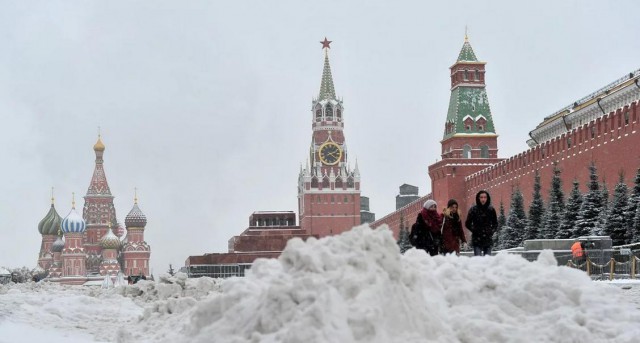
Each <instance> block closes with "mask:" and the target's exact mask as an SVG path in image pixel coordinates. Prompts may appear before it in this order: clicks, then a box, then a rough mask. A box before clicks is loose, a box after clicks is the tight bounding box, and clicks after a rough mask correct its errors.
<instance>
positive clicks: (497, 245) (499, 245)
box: [493, 200, 507, 250]
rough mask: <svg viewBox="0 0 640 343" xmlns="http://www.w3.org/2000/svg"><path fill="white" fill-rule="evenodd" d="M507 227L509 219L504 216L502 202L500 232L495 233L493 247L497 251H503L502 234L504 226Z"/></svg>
mask: <svg viewBox="0 0 640 343" xmlns="http://www.w3.org/2000/svg"><path fill="white" fill-rule="evenodd" d="M505 225H507V217H505V216H504V203H503V202H502V200H500V214H499V215H498V230H496V232H494V233H493V247H494V249H496V250H501V249H502V242H501V241H500V232H502V229H503V228H504V226H505Z"/></svg>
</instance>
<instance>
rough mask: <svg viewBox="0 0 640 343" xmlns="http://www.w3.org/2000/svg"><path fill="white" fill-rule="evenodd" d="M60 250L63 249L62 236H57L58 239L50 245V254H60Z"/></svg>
mask: <svg viewBox="0 0 640 343" xmlns="http://www.w3.org/2000/svg"><path fill="white" fill-rule="evenodd" d="M62 249H64V241H63V240H62V236H58V239H56V241H55V242H53V244H52V245H51V252H61V251H62Z"/></svg>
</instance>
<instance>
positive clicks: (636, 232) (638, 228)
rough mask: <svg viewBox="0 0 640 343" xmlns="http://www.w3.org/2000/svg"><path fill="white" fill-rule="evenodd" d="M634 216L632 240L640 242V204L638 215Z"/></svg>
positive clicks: (637, 210) (637, 209)
mask: <svg viewBox="0 0 640 343" xmlns="http://www.w3.org/2000/svg"><path fill="white" fill-rule="evenodd" d="M633 217H634V220H633V224H632V226H631V227H632V228H633V229H632V231H633V237H632V238H631V242H640V206H638V207H637V208H636V215H635V216H633Z"/></svg>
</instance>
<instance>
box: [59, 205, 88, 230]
mask: <svg viewBox="0 0 640 343" xmlns="http://www.w3.org/2000/svg"><path fill="white" fill-rule="evenodd" d="M86 227H87V224H86V223H85V222H84V219H82V217H81V216H80V215H79V214H78V212H76V203H75V201H74V202H73V206H72V207H71V211H69V214H68V215H67V216H66V217H65V218H64V219H63V220H62V232H64V233H75V232H80V233H82V232H84V230H85V228H86Z"/></svg>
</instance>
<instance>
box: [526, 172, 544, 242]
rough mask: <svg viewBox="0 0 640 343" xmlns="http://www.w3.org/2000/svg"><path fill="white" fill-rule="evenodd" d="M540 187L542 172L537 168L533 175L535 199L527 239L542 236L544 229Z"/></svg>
mask: <svg viewBox="0 0 640 343" xmlns="http://www.w3.org/2000/svg"><path fill="white" fill-rule="evenodd" d="M540 189H541V186H540V172H539V171H538V170H537V169H536V173H535V175H534V176H533V197H532V199H533V200H531V205H530V206H529V221H528V222H527V228H526V230H525V235H524V239H525V240H526V239H536V238H542V237H541V235H540V232H541V231H542V219H543V217H544V202H543V201H542V194H541V193H540Z"/></svg>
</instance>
